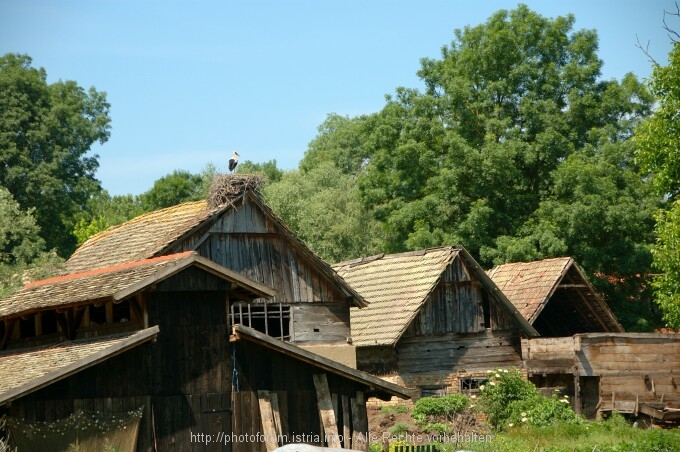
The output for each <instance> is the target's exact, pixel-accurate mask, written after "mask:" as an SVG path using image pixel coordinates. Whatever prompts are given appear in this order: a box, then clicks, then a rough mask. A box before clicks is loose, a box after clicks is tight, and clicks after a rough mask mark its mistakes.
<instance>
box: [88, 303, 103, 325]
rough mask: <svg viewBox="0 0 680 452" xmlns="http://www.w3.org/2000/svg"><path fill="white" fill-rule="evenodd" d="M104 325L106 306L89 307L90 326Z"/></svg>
mask: <svg viewBox="0 0 680 452" xmlns="http://www.w3.org/2000/svg"><path fill="white" fill-rule="evenodd" d="M101 325H106V305H105V304H103V305H101V306H95V305H90V326H101Z"/></svg>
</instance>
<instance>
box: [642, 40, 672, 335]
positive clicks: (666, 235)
mask: <svg viewBox="0 0 680 452" xmlns="http://www.w3.org/2000/svg"><path fill="white" fill-rule="evenodd" d="M651 86H652V90H653V91H654V93H655V94H656V96H657V98H658V108H657V109H656V110H655V111H654V114H653V115H652V117H651V118H649V119H648V120H647V121H645V122H644V123H643V124H642V125H641V126H640V127H638V130H637V135H636V138H635V140H636V142H637V144H638V146H639V150H638V157H639V159H640V161H641V162H642V164H643V168H644V170H645V171H646V175H649V176H650V177H651V180H652V181H653V183H654V186H655V188H656V189H657V191H658V192H659V194H662V195H665V196H667V197H668V198H669V199H670V203H669V205H668V206H667V209H666V210H662V211H660V212H659V213H658V214H657V216H656V221H657V223H656V234H657V241H656V244H655V246H654V248H653V254H654V266H655V267H656V268H657V269H658V270H659V271H660V272H661V273H660V274H659V275H658V276H657V277H656V278H655V280H654V282H653V289H654V296H655V300H656V302H657V303H658V304H659V306H660V307H661V309H662V311H663V313H664V320H665V321H666V323H667V324H668V325H669V326H671V327H673V328H680V252H679V251H678V250H680V197H679V196H678V195H680V116H679V115H680V113H679V112H680V43H678V42H675V43H674V45H673V49H672V50H671V52H670V54H669V62H668V65H667V66H660V65H658V64H656V65H655V67H654V70H653V72H652V79H651Z"/></svg>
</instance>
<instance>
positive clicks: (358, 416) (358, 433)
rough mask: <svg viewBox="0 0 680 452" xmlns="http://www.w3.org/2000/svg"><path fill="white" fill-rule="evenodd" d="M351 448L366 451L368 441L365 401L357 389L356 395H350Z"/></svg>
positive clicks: (362, 394)
mask: <svg viewBox="0 0 680 452" xmlns="http://www.w3.org/2000/svg"><path fill="white" fill-rule="evenodd" d="M351 406H352V428H353V429H354V431H353V432H352V449H355V450H360V451H367V450H368V442H367V441H366V432H367V431H368V417H367V415H366V401H365V400H364V393H363V392H361V391H357V396H356V397H352V400H351Z"/></svg>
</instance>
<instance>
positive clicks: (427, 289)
mask: <svg viewBox="0 0 680 452" xmlns="http://www.w3.org/2000/svg"><path fill="white" fill-rule="evenodd" d="M456 257H460V258H461V259H464V260H465V261H466V262H467V263H468V264H469V266H470V268H472V269H473V270H474V269H478V268H479V265H478V264H477V262H475V261H474V259H473V258H472V256H470V255H469V254H468V253H467V251H465V250H464V249H463V248H461V247H454V246H445V247H441V248H434V249H428V250H421V251H414V252H408V253H399V254H380V255H377V256H372V257H366V258H361V259H356V260H352V261H347V262H341V263H338V264H335V265H333V268H334V269H335V270H336V271H337V272H338V274H339V275H340V276H342V277H343V278H344V279H345V280H346V281H347V282H348V283H349V284H350V285H351V286H352V287H353V288H354V289H355V290H356V291H357V292H359V293H360V294H361V295H362V296H363V297H364V299H365V300H366V301H367V302H368V307H366V308H363V309H361V310H356V309H352V311H351V325H352V341H353V343H354V344H355V345H357V346H372V345H393V344H395V343H396V342H397V341H398V340H399V339H400V338H401V336H402V334H403V333H404V332H405V331H406V329H407V328H408V326H409V325H410V324H411V322H412V321H413V319H414V318H415V317H416V315H417V314H418V312H419V311H420V308H421V307H422V306H423V304H424V303H425V302H426V301H427V300H428V297H429V296H430V294H431V293H432V291H433V290H434V289H435V288H436V286H437V284H438V283H439V281H440V279H441V277H442V274H443V273H444V271H445V270H446V268H447V267H448V266H449V265H451V263H452V262H453V260H454V259H455V258H456ZM475 276H476V277H477V278H478V279H479V280H480V282H481V284H482V285H483V286H485V287H486V288H487V290H489V291H490V292H491V293H494V294H496V295H497V296H498V297H499V301H500V302H501V304H505V310H506V311H507V312H508V313H509V314H510V315H511V316H512V317H514V318H515V319H516V320H517V321H518V323H519V324H520V325H521V326H522V327H523V328H524V329H525V330H526V331H527V332H528V334H529V335H532V336H533V335H537V333H536V332H535V330H534V329H533V328H532V327H531V326H530V325H528V324H527V322H526V321H525V320H524V319H523V318H522V317H521V316H520V315H519V313H517V312H516V309H515V308H514V307H513V306H512V304H511V303H510V302H509V301H508V300H507V299H505V297H504V296H503V295H502V294H500V293H498V291H494V289H495V285H494V284H493V283H492V282H491V280H490V279H489V278H488V277H487V276H486V274H484V272H483V271H481V270H480V271H479V272H478V273H477V274H476V275H475Z"/></svg>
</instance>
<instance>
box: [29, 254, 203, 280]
mask: <svg viewBox="0 0 680 452" xmlns="http://www.w3.org/2000/svg"><path fill="white" fill-rule="evenodd" d="M191 254H195V252H194V251H184V252H183V253H175V254H168V255H166V256H159V257H152V258H149V259H142V260H138V261H133V262H125V263H122V264H118V265H112V266H109V267H102V268H95V269H93V270H88V271H85V272H79V273H67V274H65V275H60V276H54V277H52V278H47V279H41V280H39V281H32V282H29V283H26V284H25V285H24V289H28V288H30V287H38V286H43V285H45V284H51V283H55V282H62V281H71V280H73V279H78V278H85V277H87V276H94V275H99V274H102V273H110V272H115V271H119V270H126V269H128V268H134V267H139V266H140V265H146V264H152V263H157V262H162V261H170V260H176V259H177V260H178V259H181V258H184V257H187V256H189V255H191Z"/></svg>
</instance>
